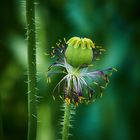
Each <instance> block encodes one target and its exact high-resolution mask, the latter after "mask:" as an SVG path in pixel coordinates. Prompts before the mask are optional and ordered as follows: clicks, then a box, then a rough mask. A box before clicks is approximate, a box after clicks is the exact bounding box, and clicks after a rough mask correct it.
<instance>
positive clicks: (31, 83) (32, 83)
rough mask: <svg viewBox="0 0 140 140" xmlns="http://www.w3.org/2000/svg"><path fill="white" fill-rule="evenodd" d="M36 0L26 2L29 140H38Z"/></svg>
mask: <svg viewBox="0 0 140 140" xmlns="http://www.w3.org/2000/svg"><path fill="white" fill-rule="evenodd" d="M34 2H35V1H34V0H26V19H27V41H28V137H27V139H28V140H36V131H37V105H36V104H37V103H36V95H37V92H36V89H37V88H36V87H37V79H36V26H35V5H34Z"/></svg>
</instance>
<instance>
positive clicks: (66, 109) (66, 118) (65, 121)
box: [62, 103, 74, 140]
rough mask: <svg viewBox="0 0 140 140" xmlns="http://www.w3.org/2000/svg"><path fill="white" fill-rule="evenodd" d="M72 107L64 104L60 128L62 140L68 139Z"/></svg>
mask: <svg viewBox="0 0 140 140" xmlns="http://www.w3.org/2000/svg"><path fill="white" fill-rule="evenodd" d="M72 114H74V113H73V110H72V106H71V105H68V104H67V103H65V104H64V119H63V124H62V125H63V128H62V140H68V138H69V135H70V133H69V129H70V127H71V124H70V121H71V119H72Z"/></svg>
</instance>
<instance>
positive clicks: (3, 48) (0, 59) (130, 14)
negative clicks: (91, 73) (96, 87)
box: [0, 0, 140, 140]
mask: <svg viewBox="0 0 140 140" xmlns="http://www.w3.org/2000/svg"><path fill="white" fill-rule="evenodd" d="M139 5H140V3H139V1H135V0H38V2H37V3H36V15H37V20H36V24H37V40H38V42H37V63H38V64H37V69H38V89H39V90H38V94H39V96H40V98H39V99H38V101H39V102H38V132H37V140H56V139H58V138H60V136H61V135H60V134H59V132H60V128H61V127H60V125H59V120H60V118H61V115H62V112H61V111H60V109H61V106H62V101H61V100H60V99H56V101H53V99H52V89H53V88H54V86H55V85H56V83H57V82H58V81H59V79H60V78H61V76H59V77H58V76H56V77H54V79H53V82H52V83H51V84H47V83H46V72H47V67H48V66H49V65H50V62H51V59H50V58H49V57H48V56H46V55H45V54H46V53H48V52H50V51H51V46H53V45H55V43H56V42H57V41H58V39H63V38H64V37H65V38H66V39H69V38H70V37H72V36H79V37H89V38H91V39H92V40H93V41H94V42H95V43H96V44H97V45H101V46H103V47H104V48H105V49H107V52H106V53H105V55H103V56H102V57H101V60H100V61H98V63H97V65H96V66H97V67H100V68H105V67H116V68H117V69H118V72H117V73H114V74H113V76H112V77H111V79H110V81H111V82H110V84H109V86H108V87H107V89H106V90H105V93H104V95H103V97H102V98H101V99H99V100H97V101H96V102H95V103H93V104H89V105H80V106H79V107H78V108H77V113H76V116H75V122H74V123H73V124H74V128H73V129H72V131H71V133H72V134H73V136H72V137H71V138H70V139H71V140H138V139H140V134H139V133H140V12H139ZM25 28H26V18H25V2H24V1H22V0H1V1H0V140H26V137H27V50H26V49H27V41H26V40H25V39H26V29H25ZM56 94H58V93H56ZM2 134H3V138H2Z"/></svg>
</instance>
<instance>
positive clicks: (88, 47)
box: [65, 37, 95, 67]
mask: <svg viewBox="0 0 140 140" xmlns="http://www.w3.org/2000/svg"><path fill="white" fill-rule="evenodd" d="M67 45H68V46H67V49H66V52H65V56H66V60H67V62H68V63H69V64H70V65H71V66H73V67H80V66H82V65H90V64H91V63H92V59H93V52H92V48H95V45H94V43H93V42H92V41H91V40H90V39H88V38H79V37H72V38H71V39H69V40H68V41H67Z"/></svg>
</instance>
